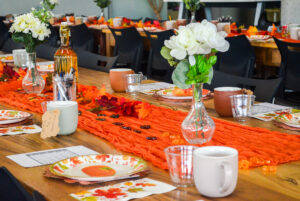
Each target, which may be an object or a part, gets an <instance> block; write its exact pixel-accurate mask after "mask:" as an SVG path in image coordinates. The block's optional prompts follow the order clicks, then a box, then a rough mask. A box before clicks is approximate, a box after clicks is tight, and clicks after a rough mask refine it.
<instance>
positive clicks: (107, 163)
mask: <svg viewBox="0 0 300 201" xmlns="http://www.w3.org/2000/svg"><path fill="white" fill-rule="evenodd" d="M146 169H147V163H146V162H145V161H144V160H142V159H140V158H138V157H133V156H128V155H112V154H98V155H86V156H76V157H72V158H69V159H64V160H62V161H58V162H56V163H54V164H52V165H51V166H50V167H49V170H50V172H51V173H52V174H54V175H57V176H61V177H65V178H69V179H73V180H79V181H103V182H105V181H112V180H118V179H124V178H128V177H129V176H130V175H134V174H136V173H138V172H143V171H145V170H146Z"/></svg>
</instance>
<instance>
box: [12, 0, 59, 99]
mask: <svg viewBox="0 0 300 201" xmlns="http://www.w3.org/2000/svg"><path fill="white" fill-rule="evenodd" d="M40 4H41V8H38V9H35V8H32V11H31V12H30V13H27V14H23V15H20V16H18V17H16V18H15V20H14V23H13V24H12V26H11V28H10V30H9V31H10V32H11V33H12V39H13V40H14V41H15V42H18V43H23V44H24V46H25V49H26V52H27V53H28V54H27V67H28V71H27V74H26V76H25V77H24V79H23V83H22V86H23V89H24V90H25V91H26V92H27V93H41V92H42V90H43V89H44V86H45V81H44V80H43V78H42V77H41V76H40V75H39V73H38V71H37V69H36V61H35V59H36V53H35V50H36V47H37V46H38V45H39V44H41V43H43V42H44V41H45V40H46V38H47V37H49V36H50V34H51V31H50V29H49V27H48V25H49V19H50V18H51V17H52V15H53V14H52V12H51V10H53V9H54V8H55V6H56V5H57V4H58V1H57V0H44V1H42V2H41V3H40Z"/></svg>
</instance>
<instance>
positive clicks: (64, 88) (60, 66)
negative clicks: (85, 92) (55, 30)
mask: <svg viewBox="0 0 300 201" xmlns="http://www.w3.org/2000/svg"><path fill="white" fill-rule="evenodd" d="M60 39H61V46H60V48H59V49H58V50H57V51H56V53H55V55H54V76H53V89H54V100H58V101H68V100H70V101H71V100H72V101H76V85H77V82H78V66H77V55H76V53H75V52H74V50H73V49H72V48H71V47H70V46H69V43H70V28H69V27H68V26H67V24H64V23H62V25H61V26H60Z"/></svg>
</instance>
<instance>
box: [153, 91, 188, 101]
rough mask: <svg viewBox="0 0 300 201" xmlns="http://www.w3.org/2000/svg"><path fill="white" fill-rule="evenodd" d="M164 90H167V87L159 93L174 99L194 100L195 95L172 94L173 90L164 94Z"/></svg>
mask: <svg viewBox="0 0 300 201" xmlns="http://www.w3.org/2000/svg"><path fill="white" fill-rule="evenodd" d="M164 91H165V89H163V90H160V91H158V92H157V94H158V95H160V96H161V97H163V98H167V99H173V100H192V99H193V96H174V95H173V94H172V92H168V93H167V94H164V93H163V92H164Z"/></svg>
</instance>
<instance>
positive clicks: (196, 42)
mask: <svg viewBox="0 0 300 201" xmlns="http://www.w3.org/2000/svg"><path fill="white" fill-rule="evenodd" d="M226 35H227V34H226V33H225V32H223V31H222V32H218V31H217V27H216V26H215V25H214V24H212V23H210V22H208V21H207V20H203V21H202V22H201V23H191V24H189V25H187V26H180V27H179V29H178V30H176V35H175V36H172V37H171V38H170V40H166V41H165V46H164V47H163V48H162V50H161V54H162V56H163V57H164V58H165V59H167V60H168V61H169V63H170V65H171V66H177V67H176V69H175V70H174V72H173V76H172V80H173V82H174V84H176V85H177V86H178V87H180V88H188V87H190V85H191V84H195V83H210V81H211V79H212V75H213V69H212V66H213V65H214V64H215V63H216V61H217V57H216V56H215V55H211V56H208V55H210V54H212V53H216V52H217V51H220V52H226V51H227V50H228V49H229V43H228V41H226V40H225V37H226Z"/></svg>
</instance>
